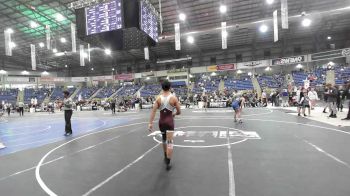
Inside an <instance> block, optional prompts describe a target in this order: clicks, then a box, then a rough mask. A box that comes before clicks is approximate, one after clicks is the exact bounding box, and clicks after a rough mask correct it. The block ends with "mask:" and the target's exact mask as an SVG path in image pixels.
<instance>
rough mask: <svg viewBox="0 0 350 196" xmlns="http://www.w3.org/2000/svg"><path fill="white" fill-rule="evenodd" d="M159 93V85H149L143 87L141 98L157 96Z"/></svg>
mask: <svg viewBox="0 0 350 196" xmlns="http://www.w3.org/2000/svg"><path fill="white" fill-rule="evenodd" d="M159 93H160V85H159V84H151V85H145V87H144V88H143V89H142V90H141V97H150V96H153V97H154V96H157V95H159Z"/></svg>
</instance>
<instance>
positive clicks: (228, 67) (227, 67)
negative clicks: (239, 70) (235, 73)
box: [217, 64, 236, 71]
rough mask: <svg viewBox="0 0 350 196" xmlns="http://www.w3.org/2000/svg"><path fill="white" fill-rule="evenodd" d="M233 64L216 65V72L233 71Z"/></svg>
mask: <svg viewBox="0 0 350 196" xmlns="http://www.w3.org/2000/svg"><path fill="white" fill-rule="evenodd" d="M235 68H236V67H235V64H222V65H217V69H218V71H228V70H235Z"/></svg>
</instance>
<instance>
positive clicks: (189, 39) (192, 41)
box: [187, 36, 194, 44]
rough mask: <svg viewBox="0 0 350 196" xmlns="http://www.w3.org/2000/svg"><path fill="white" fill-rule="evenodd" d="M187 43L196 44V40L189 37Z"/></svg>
mask: <svg viewBox="0 0 350 196" xmlns="http://www.w3.org/2000/svg"><path fill="white" fill-rule="evenodd" d="M187 42H188V43H190V44H193V43H194V38H193V37H192V36H188V37H187Z"/></svg>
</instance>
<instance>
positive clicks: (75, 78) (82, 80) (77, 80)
mask: <svg viewBox="0 0 350 196" xmlns="http://www.w3.org/2000/svg"><path fill="white" fill-rule="evenodd" d="M71 81H72V82H88V81H90V80H89V78H88V77H72V78H71Z"/></svg>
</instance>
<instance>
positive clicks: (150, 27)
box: [140, 1, 159, 42]
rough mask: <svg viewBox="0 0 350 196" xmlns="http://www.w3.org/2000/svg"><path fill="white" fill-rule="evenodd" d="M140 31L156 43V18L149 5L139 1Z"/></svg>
mask: <svg viewBox="0 0 350 196" xmlns="http://www.w3.org/2000/svg"><path fill="white" fill-rule="evenodd" d="M140 7H141V10H140V11H141V14H140V15H141V21H140V23H141V24H140V26H141V30H142V31H143V32H145V33H146V34H147V35H149V36H150V37H151V38H152V39H153V40H154V41H155V42H158V36H159V34H158V18H157V15H156V14H155V13H154V12H153V10H152V7H151V5H148V4H146V3H145V2H144V1H141V6H140Z"/></svg>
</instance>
